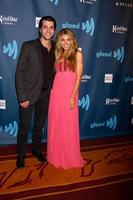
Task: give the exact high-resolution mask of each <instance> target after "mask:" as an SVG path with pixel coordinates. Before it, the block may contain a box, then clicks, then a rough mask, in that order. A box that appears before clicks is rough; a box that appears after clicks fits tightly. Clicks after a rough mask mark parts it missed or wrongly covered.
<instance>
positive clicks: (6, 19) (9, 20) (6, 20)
mask: <svg viewBox="0 0 133 200" xmlns="http://www.w3.org/2000/svg"><path fill="white" fill-rule="evenodd" d="M17 22H18V18H16V17H13V16H3V15H0V24H2V25H4V24H5V25H13V24H15V23H17Z"/></svg>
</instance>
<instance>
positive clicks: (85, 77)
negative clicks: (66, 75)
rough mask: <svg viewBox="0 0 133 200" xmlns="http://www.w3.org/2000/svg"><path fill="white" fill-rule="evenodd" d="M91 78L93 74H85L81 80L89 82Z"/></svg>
mask: <svg viewBox="0 0 133 200" xmlns="http://www.w3.org/2000/svg"><path fill="white" fill-rule="evenodd" d="M90 79H91V76H88V75H87V74H85V75H83V76H82V78H81V82H87V81H88V80H90Z"/></svg>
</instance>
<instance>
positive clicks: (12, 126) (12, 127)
mask: <svg viewBox="0 0 133 200" xmlns="http://www.w3.org/2000/svg"><path fill="white" fill-rule="evenodd" d="M2 131H4V132H6V133H9V134H10V135H13V136H15V137H16V136H17V132H18V124H17V122H16V121H14V122H13V123H9V124H8V125H5V126H4V127H2V126H0V132H2Z"/></svg>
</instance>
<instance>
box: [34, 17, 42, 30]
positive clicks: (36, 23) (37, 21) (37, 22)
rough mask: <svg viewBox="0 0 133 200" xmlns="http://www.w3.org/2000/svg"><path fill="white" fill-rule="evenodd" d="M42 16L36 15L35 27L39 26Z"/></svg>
mask: <svg viewBox="0 0 133 200" xmlns="http://www.w3.org/2000/svg"><path fill="white" fill-rule="evenodd" d="M40 19H41V17H36V18H35V27H36V28H38V27H39V21H40Z"/></svg>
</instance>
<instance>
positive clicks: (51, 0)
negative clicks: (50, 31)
mask: <svg viewBox="0 0 133 200" xmlns="http://www.w3.org/2000/svg"><path fill="white" fill-rule="evenodd" d="M49 1H50V2H52V3H53V4H54V5H55V6H57V5H58V3H59V0H49Z"/></svg>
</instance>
